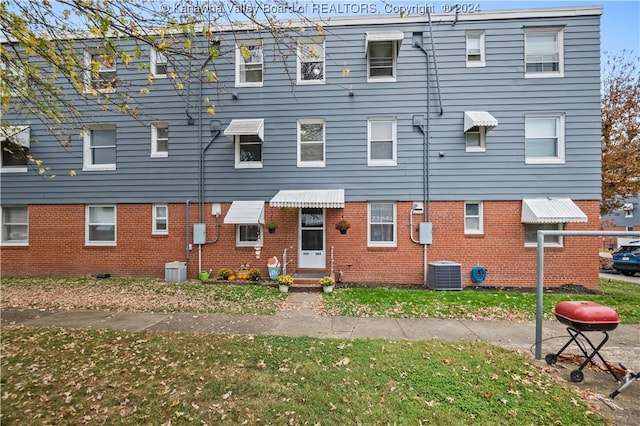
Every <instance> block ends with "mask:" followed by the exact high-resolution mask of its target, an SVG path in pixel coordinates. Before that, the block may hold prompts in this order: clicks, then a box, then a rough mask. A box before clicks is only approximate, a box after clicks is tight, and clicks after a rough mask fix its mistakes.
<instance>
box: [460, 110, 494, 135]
mask: <svg viewBox="0 0 640 426" xmlns="http://www.w3.org/2000/svg"><path fill="white" fill-rule="evenodd" d="M497 125H498V120H497V119H496V118H495V117H494V116H493V115H491V114H489V113H488V112H487V111H465V112H464V132H465V133H467V132H468V131H469V130H472V129H477V128H478V127H485V128H486V131H489V130H491V129H493V128H494V127H496V126H497Z"/></svg>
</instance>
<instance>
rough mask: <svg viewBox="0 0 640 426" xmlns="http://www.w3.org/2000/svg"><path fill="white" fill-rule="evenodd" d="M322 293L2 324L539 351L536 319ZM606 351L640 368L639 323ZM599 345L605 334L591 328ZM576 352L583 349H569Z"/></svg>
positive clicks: (551, 332) (6, 313) (6, 317)
mask: <svg viewBox="0 0 640 426" xmlns="http://www.w3.org/2000/svg"><path fill="white" fill-rule="evenodd" d="M320 300H321V294H319V293H304V292H296V293H290V294H289V296H288V298H287V301H286V303H285V304H284V306H283V308H282V309H281V310H280V311H279V312H277V313H276V314H275V315H239V314H193V313H170V314H163V313H134V312H108V311H82V310H76V311H68V310H62V311H39V310H15V309H4V310H2V312H1V313H0V314H1V324H2V327H10V326H21V325H23V326H30V327H50V326H56V327H69V328H83V327H84V328H108V329H121V330H129V331H144V330H152V331H173V332H196V333H215V334H251V335H261V334H263V335H281V336H311V337H320V338H329V337H331V338H385V339H407V340H426V339H440V340H458V339H465V340H481V341H484V342H487V343H490V344H494V345H498V346H503V347H507V348H511V349H520V350H523V351H531V352H533V350H534V345H535V323H534V322H531V321H526V322H511V321H487V320H449V319H446V320H444V319H432V318H360V317H357V318H356V317H341V316H338V317H336V316H321V315H320V314H319V305H320ZM609 335H610V339H609V341H608V342H607V343H606V344H605V346H604V348H603V349H602V350H601V354H602V355H603V356H604V358H605V359H606V360H607V361H610V362H616V363H617V362H624V363H625V364H627V366H628V367H630V368H632V369H634V370H636V371H637V370H640V357H639V356H638V354H640V325H619V326H618V327H617V328H616V329H615V330H613V331H611V332H610V333H609ZM588 336H589V338H590V339H591V340H592V341H593V343H594V344H597V343H599V342H600V339H601V336H602V333H600V332H590V333H588ZM568 340H569V335H568V333H567V330H566V327H565V326H564V325H563V324H561V323H560V322H558V321H546V322H545V323H544V325H543V345H542V356H543V357H544V356H545V355H546V354H547V353H554V352H557V351H558V350H559V349H560V348H561V347H562V346H563V345H564V344H565V343H566V342H567V341H568ZM568 351H570V352H571V353H579V350H578V348H576V347H575V345H574V347H570V349H568Z"/></svg>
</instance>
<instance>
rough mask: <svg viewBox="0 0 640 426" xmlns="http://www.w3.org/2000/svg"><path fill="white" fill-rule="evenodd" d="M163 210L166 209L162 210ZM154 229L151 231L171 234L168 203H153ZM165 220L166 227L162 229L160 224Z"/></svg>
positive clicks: (155, 233) (158, 233) (156, 233)
mask: <svg viewBox="0 0 640 426" xmlns="http://www.w3.org/2000/svg"><path fill="white" fill-rule="evenodd" d="M161 210H164V212H162V211H161ZM152 214H153V229H152V231H151V233H152V234H153V235H168V234H169V206H168V205H166V204H154V205H153V211H152ZM162 221H164V223H165V228H166V229H161V228H160V227H159V226H158V225H159V224H161V223H162Z"/></svg>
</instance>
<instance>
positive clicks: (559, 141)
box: [524, 113, 565, 164]
mask: <svg viewBox="0 0 640 426" xmlns="http://www.w3.org/2000/svg"><path fill="white" fill-rule="evenodd" d="M528 120H555V130H556V135H555V137H554V138H555V140H556V152H557V155H556V156H547V157H529V156H527V144H528V143H534V141H535V139H551V138H538V137H534V136H531V135H528V134H527V122H528ZM524 127H525V135H524V145H525V146H524V150H525V164H564V163H565V120H564V114H562V113H533V114H525V116H524Z"/></svg>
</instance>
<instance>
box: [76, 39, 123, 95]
mask: <svg viewBox="0 0 640 426" xmlns="http://www.w3.org/2000/svg"><path fill="white" fill-rule="evenodd" d="M95 55H101V56H113V66H112V67H110V68H109V69H108V70H104V71H103V70H102V67H103V63H104V61H95V62H96V63H97V64H98V65H99V66H100V68H99V70H98V75H101V73H103V72H104V73H113V74H114V77H113V79H111V81H113V82H115V81H116V80H117V76H118V70H117V63H118V61H117V58H116V57H115V56H114V55H107V53H106V50H105V49H104V48H93V49H85V51H84V66H85V74H84V76H85V82H84V91H85V93H91V92H92V91H94V90H95V91H97V92H99V93H113V92H115V91H116V85H115V84H113V85H111V86H108V87H102V88H96V87H94V85H93V83H94V81H96V80H94V76H93V62H94V61H93V57H94V56H95Z"/></svg>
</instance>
